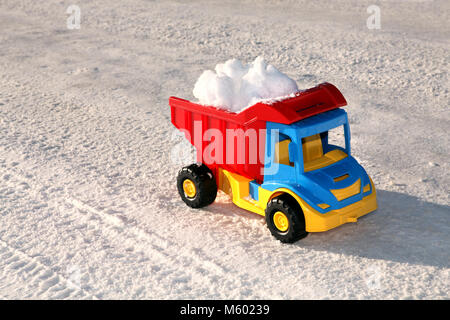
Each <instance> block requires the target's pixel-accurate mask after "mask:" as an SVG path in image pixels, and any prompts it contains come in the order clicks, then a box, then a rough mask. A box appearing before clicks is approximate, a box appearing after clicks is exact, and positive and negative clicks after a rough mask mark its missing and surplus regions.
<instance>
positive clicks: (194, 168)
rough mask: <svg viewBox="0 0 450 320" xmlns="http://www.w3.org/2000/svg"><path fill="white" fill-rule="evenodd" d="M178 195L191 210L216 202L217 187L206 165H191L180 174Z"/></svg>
mask: <svg viewBox="0 0 450 320" xmlns="http://www.w3.org/2000/svg"><path fill="white" fill-rule="evenodd" d="M177 187H178V193H179V194H180V196H181V199H182V200H183V201H184V202H185V203H186V204H187V205H188V206H189V207H191V208H202V207H205V206H207V205H209V204H211V203H213V202H214V200H215V199H216V195H217V185H216V180H215V179H214V176H213V174H212V172H211V170H209V168H208V167H207V166H205V165H204V164H197V163H194V164H191V165H190V166H187V167H184V168H183V169H181V170H180V171H179V172H178V177H177Z"/></svg>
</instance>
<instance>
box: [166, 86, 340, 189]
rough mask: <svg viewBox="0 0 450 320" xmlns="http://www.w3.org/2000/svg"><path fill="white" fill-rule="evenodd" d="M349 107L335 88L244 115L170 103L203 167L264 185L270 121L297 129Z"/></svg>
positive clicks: (185, 102) (175, 120)
mask: <svg viewBox="0 0 450 320" xmlns="http://www.w3.org/2000/svg"><path fill="white" fill-rule="evenodd" d="M346 104H347V102H346V101H345V98H344V96H343V95H342V94H341V92H340V91H339V90H338V89H337V88H336V87H335V86H333V85H332V84H330V83H322V84H320V85H318V86H317V87H314V88H311V89H308V90H305V91H300V92H298V93H296V94H295V96H294V97H289V98H287V99H284V100H281V101H276V102H273V103H270V104H269V103H265V102H259V103H256V104H255V105H253V106H251V107H249V108H247V109H245V110H243V111H241V112H239V113H232V112H228V111H225V110H220V109H217V108H215V107H208V106H203V105H199V104H196V103H192V102H190V101H188V100H184V99H180V98H176V97H170V98H169V105H170V109H171V118H172V123H173V124H174V125H175V127H177V128H178V129H180V130H182V131H184V132H185V135H186V138H187V139H188V140H189V141H190V142H191V143H192V145H194V146H195V148H196V149H197V161H198V162H202V163H204V164H206V165H207V166H208V167H209V168H210V169H211V170H212V171H213V173H214V174H215V176H216V177H217V174H216V170H217V168H218V167H222V168H224V169H227V170H229V171H231V172H235V173H238V174H240V175H243V176H245V177H248V178H250V179H256V180H257V181H258V182H259V183H262V181H263V167H264V151H265V150H264V148H265V130H261V129H265V128H266V122H267V121H271V122H277V123H284V124H291V123H294V122H297V121H299V120H302V119H305V118H308V117H311V116H313V115H316V114H319V113H322V112H325V111H328V110H332V109H336V108H339V107H342V106H345V105H346ZM208 129H213V130H208ZM237 129H241V130H237ZM227 133H228V138H227ZM219 140H220V141H219ZM210 144H211V145H210ZM255 155H256V157H257V159H256V161H255Z"/></svg>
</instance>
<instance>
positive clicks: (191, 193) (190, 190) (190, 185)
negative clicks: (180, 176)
mask: <svg viewBox="0 0 450 320" xmlns="http://www.w3.org/2000/svg"><path fill="white" fill-rule="evenodd" d="M183 191H184V194H185V195H186V197H188V198H194V197H195V195H196V194H197V189H196V188H195V184H194V182H193V181H192V180H189V179H186V180H184V181H183Z"/></svg>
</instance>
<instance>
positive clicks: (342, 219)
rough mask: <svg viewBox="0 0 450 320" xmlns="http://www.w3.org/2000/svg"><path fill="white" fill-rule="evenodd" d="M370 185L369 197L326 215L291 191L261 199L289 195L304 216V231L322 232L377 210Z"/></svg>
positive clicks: (276, 192)
mask: <svg viewBox="0 0 450 320" xmlns="http://www.w3.org/2000/svg"><path fill="white" fill-rule="evenodd" d="M370 183H371V184H372V190H373V192H372V193H371V194H370V195H368V196H366V197H364V198H363V199H362V200H361V201H359V202H356V203H353V204H351V205H349V206H347V207H345V208H342V209H338V210H332V211H330V212H327V213H320V212H318V211H317V210H315V209H313V208H312V207H311V206H310V205H309V204H307V203H306V202H305V201H304V200H303V199H301V198H300V197H299V196H298V195H296V194H295V193H293V192H292V191H291V190H288V189H284V188H282V189H277V190H275V192H273V193H271V195H269V194H267V193H266V194H267V195H266V196H264V197H263V201H266V199H268V198H271V197H273V196H274V195H277V194H279V193H284V192H286V193H289V194H290V195H291V196H293V197H294V198H295V199H296V200H297V201H298V203H299V204H300V206H301V208H302V210H303V214H304V216H305V224H306V231H308V232H323V231H327V230H330V229H333V228H336V227H338V226H340V225H342V224H344V223H348V222H356V221H357V220H358V218H359V217H362V216H363V215H366V214H368V213H369V212H372V211H375V210H376V209H377V194H376V190H375V187H374V185H373V182H372V181H370ZM263 190H264V189H263ZM263 194H264V193H263ZM260 197H261V192H260ZM260 200H261V199H260Z"/></svg>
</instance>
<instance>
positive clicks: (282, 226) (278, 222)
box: [273, 211, 289, 232]
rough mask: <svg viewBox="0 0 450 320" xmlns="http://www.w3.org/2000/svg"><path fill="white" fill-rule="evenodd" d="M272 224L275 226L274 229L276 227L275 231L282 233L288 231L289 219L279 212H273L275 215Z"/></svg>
mask: <svg viewBox="0 0 450 320" xmlns="http://www.w3.org/2000/svg"><path fill="white" fill-rule="evenodd" d="M273 223H274V224H275V227H277V229H278V230H280V231H282V232H284V231H287V229H289V219H288V217H286V215H285V214H284V213H283V212H281V211H277V212H275V214H274V215H273Z"/></svg>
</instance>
